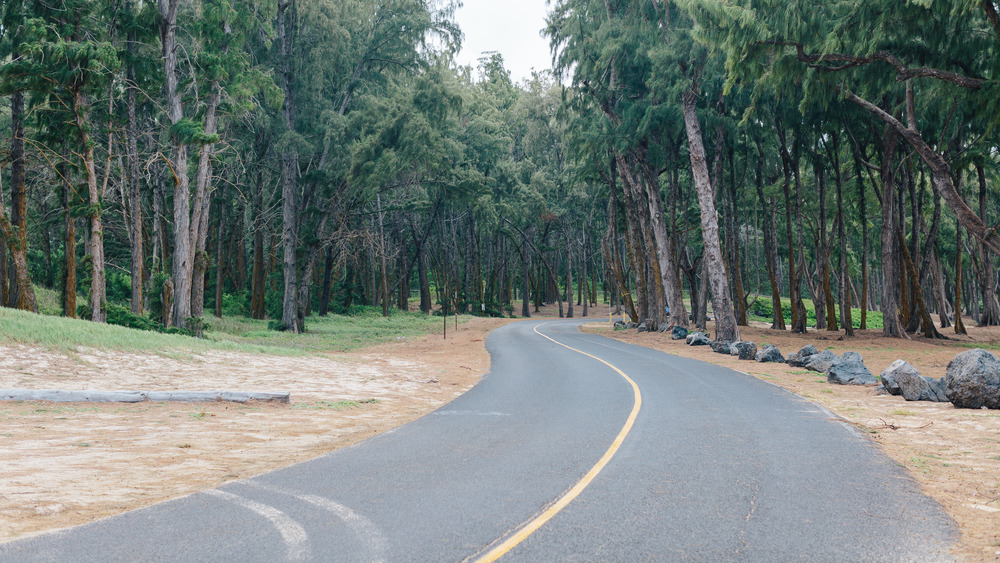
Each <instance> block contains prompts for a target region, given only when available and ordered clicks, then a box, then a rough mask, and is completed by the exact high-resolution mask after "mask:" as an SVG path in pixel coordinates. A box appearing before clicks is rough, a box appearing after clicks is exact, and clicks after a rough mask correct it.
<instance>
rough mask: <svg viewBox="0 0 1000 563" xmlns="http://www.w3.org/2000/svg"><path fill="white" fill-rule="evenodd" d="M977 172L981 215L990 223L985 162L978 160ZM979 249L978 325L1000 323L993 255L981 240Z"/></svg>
mask: <svg viewBox="0 0 1000 563" xmlns="http://www.w3.org/2000/svg"><path fill="white" fill-rule="evenodd" d="M975 165H976V174H977V175H978V177H979V216H980V218H981V219H982V221H983V223H985V224H987V225H988V224H989V218H988V217H987V214H986V202H987V191H986V173H985V171H984V170H983V163H982V162H980V161H976V163H975ZM976 249H977V250H978V251H979V273H980V276H979V288H980V290H981V291H982V295H983V313H982V315H981V316H980V317H979V323H978V326H997V325H1000V301H998V300H997V290H996V277H995V276H994V273H993V256H992V255H991V254H990V252H989V250H988V249H987V248H986V245H985V244H984V243H983V242H982V241H979V243H978V244H976Z"/></svg>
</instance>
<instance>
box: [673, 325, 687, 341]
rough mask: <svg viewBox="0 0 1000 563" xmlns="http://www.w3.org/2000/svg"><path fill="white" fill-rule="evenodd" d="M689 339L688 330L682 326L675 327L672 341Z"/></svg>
mask: <svg viewBox="0 0 1000 563" xmlns="http://www.w3.org/2000/svg"><path fill="white" fill-rule="evenodd" d="M687 337H688V329H686V328H684V327H682V326H675V327H674V330H673V332H672V333H671V334H670V339H671V340H683V339H685V338H687Z"/></svg>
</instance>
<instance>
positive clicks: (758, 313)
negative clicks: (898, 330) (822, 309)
mask: <svg viewBox="0 0 1000 563" xmlns="http://www.w3.org/2000/svg"><path fill="white" fill-rule="evenodd" d="M803 304H804V305H805V307H806V326H809V327H815V326H816V306H815V305H814V304H813V302H812V300H811V299H804V300H803ZM781 313H782V314H783V315H784V317H785V324H786V325H788V324H790V323H791V322H792V305H791V301H790V300H788V299H784V298H783V299H782V300H781ZM747 314H748V315H750V316H752V317H754V318H755V320H758V321H762V322H771V321H772V320H773V318H774V308H773V307H772V305H771V300H770V299H764V298H760V299H757V301H755V302H754V303H753V305H751V306H750V308H749V309H748V310H747ZM865 320H866V322H867V325H868V328H869V329H872V330H881V328H882V313H881V312H879V311H868V314H867V316H866V319H865ZM851 321H852V323H853V325H854V328H861V309H856V308H852V309H851ZM837 322H838V323H839V322H840V308H839V307H837Z"/></svg>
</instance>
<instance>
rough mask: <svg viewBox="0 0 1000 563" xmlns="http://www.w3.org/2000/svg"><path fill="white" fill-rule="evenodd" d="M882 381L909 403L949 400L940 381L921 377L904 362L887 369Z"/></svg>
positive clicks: (893, 393)
mask: <svg viewBox="0 0 1000 563" xmlns="http://www.w3.org/2000/svg"><path fill="white" fill-rule="evenodd" d="M845 355H846V354H845ZM881 379H882V385H883V386H884V387H885V390H886V391H887V392H889V394H890V395H900V396H902V397H903V398H904V399H906V400H907V401H935V402H946V401H947V400H948V397H947V396H946V395H945V392H944V385H943V384H942V382H941V381H940V380H937V379H934V378H931V377H923V376H921V375H920V372H919V371H917V368H915V367H913V366H911V365H910V364H909V363H907V362H905V361H903V360H896V361H895V362H892V365H890V366H889V367H887V368H885V371H883V372H882V375H881Z"/></svg>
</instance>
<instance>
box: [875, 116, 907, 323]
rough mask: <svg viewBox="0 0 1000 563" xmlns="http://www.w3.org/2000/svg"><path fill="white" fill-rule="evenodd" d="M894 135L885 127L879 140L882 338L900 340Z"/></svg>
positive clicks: (898, 251)
mask: <svg viewBox="0 0 1000 563" xmlns="http://www.w3.org/2000/svg"><path fill="white" fill-rule="evenodd" d="M896 140H897V136H896V132H895V131H894V130H892V129H890V128H887V131H886V133H885V135H884V136H883V138H882V166H881V169H880V176H881V180H882V306H881V309H882V336H888V337H903V336H905V333H904V332H903V325H902V321H901V319H900V316H899V287H900V281H901V280H900V272H899V268H898V267H897V265H898V264H899V263H900V261H901V260H900V249H899V240H898V239H897V238H896V230H897V229H898V228H899V219H898V214H897V213H896V178H895V177H894V174H893V169H894V166H895V161H896Z"/></svg>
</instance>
